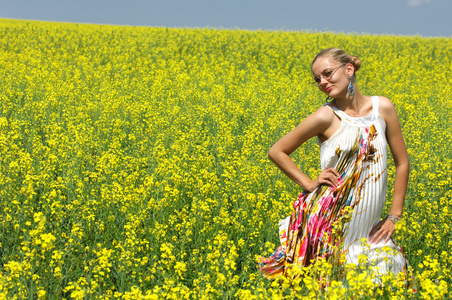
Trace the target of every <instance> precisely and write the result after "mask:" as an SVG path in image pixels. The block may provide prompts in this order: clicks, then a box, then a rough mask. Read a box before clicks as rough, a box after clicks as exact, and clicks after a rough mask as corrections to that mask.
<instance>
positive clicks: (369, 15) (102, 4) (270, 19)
mask: <svg viewBox="0 0 452 300" xmlns="http://www.w3.org/2000/svg"><path fill="white" fill-rule="evenodd" d="M451 13H452V0H342V1H341V0H310V1H304V0H298V1H295V0H273V1H268V0H260V1H258V0H223V1H218V0H197V1H194V0H123V1H118V0H0V18H14V19H26V20H48V21H63V22H76V23H96V24H118V25H140V26H159V27H182V28H184V27H192V28H193V27H195V28H205V27H212V28H240V29H250V30H258V29H262V30H281V29H282V30H310V31H332V32H344V33H358V34H362V33H365V34H393V35H420V36H424V37H430V36H440V37H441V36H442V37H452V17H451Z"/></svg>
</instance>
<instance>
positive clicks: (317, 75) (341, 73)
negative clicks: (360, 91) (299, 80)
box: [312, 57, 353, 98]
mask: <svg viewBox="0 0 452 300" xmlns="http://www.w3.org/2000/svg"><path fill="white" fill-rule="evenodd" d="M350 70H351V74H353V66H352V65H351V64H347V65H342V64H341V63H339V62H337V61H335V60H333V59H330V58H328V57H319V58H318V59H317V60H316V61H315V62H314V64H313V65H312V74H313V76H314V79H315V81H316V82H317V84H318V87H319V90H321V91H322V92H324V93H325V94H326V95H328V96H329V97H330V98H337V97H341V96H345V95H346V93H347V87H348V84H349V83H350V78H349V77H350V76H351V75H349V73H350Z"/></svg>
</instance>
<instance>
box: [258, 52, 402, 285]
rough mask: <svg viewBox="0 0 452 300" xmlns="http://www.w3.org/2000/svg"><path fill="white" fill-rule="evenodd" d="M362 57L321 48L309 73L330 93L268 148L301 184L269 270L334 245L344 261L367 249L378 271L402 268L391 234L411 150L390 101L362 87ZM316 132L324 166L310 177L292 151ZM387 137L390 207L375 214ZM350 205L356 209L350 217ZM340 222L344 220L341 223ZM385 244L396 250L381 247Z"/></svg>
mask: <svg viewBox="0 0 452 300" xmlns="http://www.w3.org/2000/svg"><path fill="white" fill-rule="evenodd" d="M360 65H361V61H360V60H359V59H358V58H357V57H356V56H351V55H348V54H347V53H346V52H345V51H343V50H341V49H338V48H328V49H325V50H323V51H321V52H320V53H319V54H318V55H317V56H316V57H315V59H314V61H313V63H312V73H313V76H314V80H315V83H316V84H317V86H318V88H319V90H320V91H322V92H323V93H325V94H326V95H327V96H328V98H327V99H330V100H331V101H330V102H328V103H327V104H325V105H323V106H322V107H320V108H319V109H318V110H317V111H316V112H314V113H313V114H311V115H309V116H308V117H307V118H306V119H305V120H303V121H302V122H301V123H300V124H299V125H298V126H297V127H296V128H295V129H293V130H292V131H291V132H289V133H288V134H286V135H285V136H284V137H282V138H281V139H280V140H279V141H277V142H276V143H275V144H274V145H273V146H272V147H271V149H270V151H269V153H268V156H269V158H270V159H271V160H272V161H273V162H274V163H275V164H276V165H277V166H278V167H279V168H280V169H281V170H282V171H283V172H284V173H285V174H286V175H287V176H288V177H290V178H291V179H292V180H293V181H294V182H295V183H297V184H298V185H300V186H301V187H303V188H304V190H305V191H304V192H303V193H302V194H300V196H299V197H298V199H297V201H295V203H294V212H293V214H292V216H289V217H288V218H286V219H284V220H281V221H280V224H279V225H280V239H281V246H280V247H279V248H278V249H277V250H276V252H275V253H274V254H273V255H271V256H270V257H269V258H266V259H262V260H261V263H260V267H261V270H262V272H263V275H264V276H266V277H268V278H274V277H277V276H281V275H283V276H285V275H287V270H288V269H289V268H290V267H291V266H293V265H301V266H306V265H309V264H310V263H311V262H312V261H313V260H315V259H316V258H319V257H328V258H331V255H334V254H337V253H338V251H337V250H335V249H340V251H342V252H343V253H344V254H345V257H346V260H347V263H354V264H356V263H358V255H359V254H366V256H367V260H368V261H367V262H368V263H369V264H370V265H372V266H374V267H378V268H375V270H379V271H378V272H380V274H384V273H387V272H389V271H392V272H394V273H396V274H397V273H399V272H401V271H405V272H406V263H407V261H406V259H405V258H404V256H403V254H402V253H401V249H400V247H398V246H397V245H396V244H395V243H394V242H393V241H392V239H391V235H392V234H393V232H394V229H395V223H396V222H397V221H398V220H400V218H401V216H402V207H403V202H404V198H405V193H406V190H407V183H408V174H409V169H410V165H409V159H408V154H407V150H406V146H405V142H404V140H403V136H402V131H401V128H400V124H399V119H398V117H397V113H396V110H395V108H394V105H393V104H392V103H391V101H390V100H389V99H387V98H385V97H378V96H372V97H370V96H364V95H362V94H361V93H360V92H359V89H358V87H357V85H356V81H355V79H356V75H355V73H356V72H357V71H358V70H359V68H360ZM314 136H317V137H318V140H319V143H320V157H321V170H322V171H321V172H320V174H319V175H318V177H317V178H315V179H314V180H313V179H311V178H309V177H308V176H307V175H305V174H304V173H303V172H302V171H301V170H300V169H298V168H297V166H296V165H295V163H294V162H293V161H292V159H291V158H290V157H289V155H290V154H291V153H292V152H293V151H294V150H295V149H297V148H298V147H299V146H301V145H302V144H303V143H304V142H306V141H307V140H308V139H310V138H312V137H314ZM387 145H389V147H390V149H391V152H392V156H393V158H394V162H395V166H396V175H395V185H394V193H393V195H394V196H393V199H392V206H391V210H390V212H389V214H388V216H386V217H385V218H384V219H383V220H381V221H380V215H381V213H382V210H383V207H384V204H385V198H386V188H387V150H386V149H387ZM347 211H353V212H352V214H351V218H350V216H349V217H347ZM341 222H342V224H345V225H344V226H343V228H342V229H341V227H340V224H341ZM333 223H334V226H333ZM335 228H336V229H335ZM338 228H339V229H338ZM363 239H364V240H365V241H367V244H368V245H367V246H365V244H366V243H363ZM369 245H370V246H369ZM384 247H385V248H384ZM387 247H389V248H391V249H392V250H393V251H390V252H391V253H387V252H388V251H384V250H387V249H388V248H387ZM383 248H384V249H383ZM378 250H382V251H378ZM334 257H336V258H337V255H334Z"/></svg>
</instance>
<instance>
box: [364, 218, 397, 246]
mask: <svg viewBox="0 0 452 300" xmlns="http://www.w3.org/2000/svg"><path fill="white" fill-rule="evenodd" d="M394 230H395V224H394V223H393V222H392V221H391V220H388V218H384V219H383V220H381V221H380V222H378V224H377V225H375V227H374V228H372V230H371V231H370V233H369V237H371V239H370V240H369V243H371V244H372V243H375V244H378V243H379V242H380V241H381V240H382V239H383V238H384V237H386V238H385V240H384V243H385V244H386V243H387V242H388V241H389V239H390V238H391V235H392V233H393V232H394Z"/></svg>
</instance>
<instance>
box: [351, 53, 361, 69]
mask: <svg viewBox="0 0 452 300" xmlns="http://www.w3.org/2000/svg"><path fill="white" fill-rule="evenodd" d="M350 62H351V64H352V65H353V66H354V67H355V72H356V71H358V70H359V68H360V67H361V60H360V59H359V58H358V57H356V56H354V55H350Z"/></svg>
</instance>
